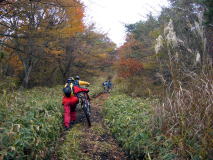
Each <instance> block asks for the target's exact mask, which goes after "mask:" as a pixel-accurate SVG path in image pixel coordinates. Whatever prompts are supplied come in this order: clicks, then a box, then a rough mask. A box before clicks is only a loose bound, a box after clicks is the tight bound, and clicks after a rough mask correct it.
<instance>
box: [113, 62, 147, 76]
mask: <svg viewBox="0 0 213 160" xmlns="http://www.w3.org/2000/svg"><path fill="white" fill-rule="evenodd" d="M117 66H118V75H119V76H120V77H122V78H128V77H132V76H135V75H140V73H141V72H142V70H143V68H144V66H143V64H142V63H141V62H140V61H139V60H137V59H133V58H127V59H125V58H122V59H121V60H120V61H119V62H118V64H117Z"/></svg>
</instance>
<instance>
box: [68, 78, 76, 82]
mask: <svg viewBox="0 0 213 160" xmlns="http://www.w3.org/2000/svg"><path fill="white" fill-rule="evenodd" d="M74 81H75V80H74V78H73V77H69V78H68V79H67V83H72V82H74Z"/></svg>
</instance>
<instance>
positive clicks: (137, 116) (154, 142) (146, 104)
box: [104, 95, 175, 160]
mask: <svg viewBox="0 0 213 160" xmlns="http://www.w3.org/2000/svg"><path fill="white" fill-rule="evenodd" d="M155 101H156V100H150V99H142V98H134V99H133V98H131V97H129V96H126V95H113V96H112V97H110V98H109V99H108V100H107V101H106V103H105V109H104V114H105V122H106V123H107V125H108V126H109V129H110V130H111V132H112V134H113V135H114V136H115V138H116V139H117V140H118V141H119V143H120V144H121V145H122V147H123V149H124V150H126V152H127V153H128V154H129V156H130V157H131V158H132V159H142V158H144V157H145V158H147V159H164V160H169V159H174V158H175V154H173V152H172V143H171V142H170V139H167V138H166V137H165V136H164V135H163V134H162V133H161V132H160V131H159V130H157V129H156V128H155V126H154V125H153V124H154V122H153V120H154V119H153V115H154V109H153V107H152V103H155Z"/></svg>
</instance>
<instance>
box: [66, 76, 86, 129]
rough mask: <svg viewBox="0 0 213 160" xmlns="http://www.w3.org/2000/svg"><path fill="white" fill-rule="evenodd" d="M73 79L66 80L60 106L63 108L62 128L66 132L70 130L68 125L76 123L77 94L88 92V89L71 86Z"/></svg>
mask: <svg viewBox="0 0 213 160" xmlns="http://www.w3.org/2000/svg"><path fill="white" fill-rule="evenodd" d="M73 83H74V78H68V80H67V83H66V85H65V87H64V88H63V92H64V97H63V99H62V105H63V106H64V127H65V129H66V130H68V129H69V128H70V124H74V122H75V121H76V111H75V109H76V105H77V104H78V102H79V100H78V97H77V96H76V95H77V94H78V93H79V92H87V93H88V92H89V90H88V89H85V88H80V87H78V86H75V85H73Z"/></svg>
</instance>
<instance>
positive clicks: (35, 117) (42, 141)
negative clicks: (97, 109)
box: [0, 88, 62, 159]
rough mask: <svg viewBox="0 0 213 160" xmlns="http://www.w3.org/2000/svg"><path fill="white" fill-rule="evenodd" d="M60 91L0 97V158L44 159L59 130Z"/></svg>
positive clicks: (60, 122) (31, 91) (49, 89)
mask: <svg viewBox="0 0 213 160" xmlns="http://www.w3.org/2000/svg"><path fill="white" fill-rule="evenodd" d="M60 92H61V89H60V88H35V89H32V90H26V91H16V92H8V93H7V92H6V91H5V92H4V94H3V95H2V96H1V98H0V132H1V134H0V157H1V158H4V159H26V158H27V159H43V158H45V157H47V156H48V154H49V153H50V152H51V150H53V147H54V142H56V140H57V139H58V138H59V136H60V133H61V129H62V107H61V94H60Z"/></svg>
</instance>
